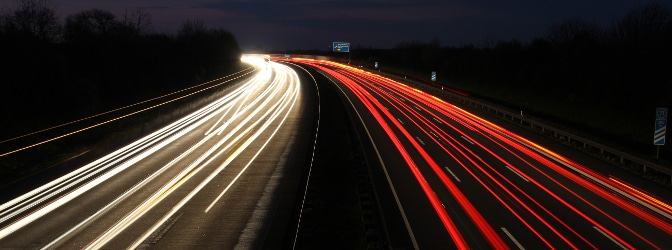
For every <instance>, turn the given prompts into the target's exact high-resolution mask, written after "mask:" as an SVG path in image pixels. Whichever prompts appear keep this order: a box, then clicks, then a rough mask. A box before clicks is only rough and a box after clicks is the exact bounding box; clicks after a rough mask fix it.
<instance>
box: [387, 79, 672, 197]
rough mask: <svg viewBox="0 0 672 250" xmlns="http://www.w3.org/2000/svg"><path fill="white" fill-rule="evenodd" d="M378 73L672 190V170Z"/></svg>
mask: <svg viewBox="0 0 672 250" xmlns="http://www.w3.org/2000/svg"><path fill="white" fill-rule="evenodd" d="M375 73H377V74H380V75H383V76H386V77H388V78H391V79H395V80H397V81H399V82H403V83H405V84H408V85H411V86H414V87H416V88H418V89H421V90H423V91H425V92H427V93H431V94H433V95H435V96H437V97H442V98H446V99H449V100H453V101H454V102H458V103H461V104H464V105H468V106H470V107H473V108H478V109H481V110H483V111H486V112H489V113H493V114H495V115H496V116H499V117H501V118H503V119H506V120H509V121H512V122H515V123H518V124H520V125H521V126H524V127H526V128H528V129H531V130H534V131H537V132H538V133H540V134H542V135H545V136H548V137H551V138H554V139H556V140H559V141H561V142H563V143H566V144H569V145H572V146H574V147H576V148H578V149H580V150H583V151H585V152H587V153H590V154H591V155H593V156H596V157H598V158H601V159H602V160H604V161H607V162H609V163H612V164H614V165H616V166H619V167H621V168H624V169H626V170H629V171H631V172H634V173H636V174H639V175H641V176H643V177H645V178H647V179H649V180H651V181H655V182H658V183H660V184H662V185H664V186H668V187H669V186H672V169H670V168H668V167H666V166H663V165H660V164H656V163H653V162H650V161H647V160H644V159H642V158H639V157H637V156H634V155H631V154H628V153H625V152H622V151H619V150H617V149H614V148H611V147H608V146H605V145H602V144H600V143H597V142H595V141H592V140H589V139H586V138H583V137H581V136H578V135H575V134H572V133H570V132H567V131H563V130H561V129H558V128H554V127H552V126H549V125H546V124H544V123H541V122H539V121H536V120H534V119H531V118H530V117H526V116H524V114H521V113H518V112H513V111H510V110H506V109H504V108H502V107H498V106H495V105H490V104H487V103H484V102H480V101H477V100H474V99H473V98H470V97H466V96H462V95H459V94H456V93H453V92H451V91H448V90H443V89H441V88H439V87H437V86H431V85H428V84H426V83H422V82H420V81H417V80H413V79H410V78H406V77H400V76H398V75H395V74H391V73H385V72H375Z"/></svg>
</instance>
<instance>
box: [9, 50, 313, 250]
mask: <svg viewBox="0 0 672 250" xmlns="http://www.w3.org/2000/svg"><path fill="white" fill-rule="evenodd" d="M243 61H244V62H246V63H249V64H250V65H252V66H253V67H254V68H255V72H254V76H253V77H249V78H248V79H247V80H246V81H245V82H244V83H241V84H237V85H236V87H235V88H233V89H231V90H230V91H229V92H228V93H227V94H226V95H224V96H223V97H221V98H219V99H217V100H215V101H213V102H211V103H210V104H208V105H206V106H205V107H203V108H201V109H199V110H197V111H196V112H193V113H191V114H189V115H187V116H185V117H183V118H181V119H179V120H177V121H175V122H173V123H171V124H169V125H168V126H165V127H163V128H162V129H159V130H157V131H155V132H153V133H151V134H149V135H147V136H145V137H143V138H140V139H138V140H136V141H134V142H133V143H131V144H129V145H126V146H124V147H123V148H120V149H118V150H116V151H114V152H112V153H109V154H107V155H105V156H104V157H101V158H99V159H97V160H95V161H92V162H90V163H88V164H85V165H83V166H81V167H79V168H77V169H76V170H74V171H72V172H69V173H67V174H65V175H63V176H61V177H59V178H57V179H54V180H53V181H50V182H48V183H46V184H44V185H41V186H39V187H37V188H35V189H33V190H31V191H29V192H26V193H25V194H23V195H20V196H18V197H16V198H14V199H11V200H9V201H7V202H5V203H3V204H0V248H2V249H6V248H10V249H37V248H39V249H53V248H62V249H101V248H104V249H144V248H148V247H158V248H180V249H196V248H199V247H201V248H208V249H212V248H217V249H234V248H236V247H238V248H242V249H246V248H249V247H255V246H257V245H258V244H259V241H258V239H260V238H261V237H264V234H265V233H264V232H265V231H266V230H268V228H267V227H268V224H270V223H272V222H274V217H273V216H272V215H274V214H279V213H281V212H282V211H279V210H278V206H279V205H278V204H279V203H278V202H277V200H275V199H277V197H278V194H277V192H278V190H284V189H287V190H296V187H291V186H289V187H287V185H293V184H292V183H295V184H298V183H299V180H298V179H299V177H300V176H301V173H300V171H302V169H303V167H304V166H305V165H306V162H307V161H306V160H305V159H309V158H310V152H308V150H295V149H296V148H300V149H303V148H309V147H304V145H309V144H310V141H308V139H307V138H310V130H311V128H312V121H313V120H314V118H313V116H312V109H311V108H307V107H310V106H307V105H305V103H306V102H308V101H309V99H310V98H312V97H310V96H311V95H307V94H306V91H307V90H304V86H302V85H301V84H300V81H299V78H298V75H297V73H296V72H295V71H294V70H292V69H290V68H289V67H287V66H284V65H281V64H278V63H275V62H268V61H264V60H263V59H262V58H261V57H254V56H250V57H244V58H243ZM305 124H308V125H307V127H306V126H305ZM304 134H308V136H304ZM46 143H48V142H45V144H46ZM37 146H39V145H37ZM37 146H36V147H37ZM297 173H298V174H297ZM292 202H293V200H292ZM281 218H291V216H288V215H283V216H282V217H281ZM274 223H275V222H274ZM284 223H289V222H284ZM280 224H282V223H280ZM283 227H284V226H283ZM289 227H291V223H290V226H289ZM290 231H291V230H290Z"/></svg>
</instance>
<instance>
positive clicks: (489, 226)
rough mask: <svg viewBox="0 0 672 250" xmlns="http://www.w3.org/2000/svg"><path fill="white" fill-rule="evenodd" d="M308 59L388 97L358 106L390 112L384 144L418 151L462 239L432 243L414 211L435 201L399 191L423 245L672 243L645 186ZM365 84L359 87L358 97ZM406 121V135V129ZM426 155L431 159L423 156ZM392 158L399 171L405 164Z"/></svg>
mask: <svg viewBox="0 0 672 250" xmlns="http://www.w3.org/2000/svg"><path fill="white" fill-rule="evenodd" d="M295 61H299V60H295ZM302 63H305V64H307V65H312V66H313V67H317V68H320V69H321V70H323V71H324V72H326V73H327V74H329V75H332V77H333V78H334V79H336V80H338V81H340V82H341V84H343V88H344V89H346V86H347V88H349V91H345V92H347V94H348V96H350V97H351V98H350V99H352V100H357V99H359V100H364V101H362V102H367V101H369V102H371V103H375V102H380V103H381V106H377V107H374V106H369V107H364V106H362V104H358V105H359V106H358V110H359V113H360V114H361V113H366V111H367V110H368V111H370V112H373V113H376V112H378V113H381V114H383V113H385V111H389V114H390V116H389V117H385V116H384V115H383V118H381V119H380V120H378V123H379V124H388V125H390V124H395V125H390V130H389V131H391V132H390V133H388V135H390V137H388V139H380V140H381V141H380V142H382V143H378V144H379V145H380V144H385V143H387V142H389V140H390V138H393V140H392V142H394V141H399V142H400V143H401V144H402V145H403V146H401V147H399V149H398V150H397V151H398V152H404V151H406V150H407V151H408V152H407V154H408V156H409V157H410V158H412V159H416V160H415V161H412V160H411V161H407V164H406V165H409V166H410V165H415V166H416V167H417V169H418V170H419V172H421V173H422V174H421V175H422V177H419V178H418V179H419V182H416V183H423V182H425V181H426V182H427V183H428V184H429V185H430V186H431V188H430V189H431V191H427V192H426V193H425V195H424V196H425V197H428V198H426V199H425V200H432V198H433V197H436V198H437V200H438V201H439V203H441V206H445V207H446V208H445V209H441V208H440V207H438V206H436V205H434V208H435V213H434V214H436V215H439V216H440V215H441V214H448V215H449V219H444V225H445V228H444V229H443V232H444V237H445V235H446V234H445V232H446V231H448V233H449V235H450V237H451V238H452V239H453V241H454V243H453V244H445V241H444V242H438V243H439V244H432V243H426V241H429V242H434V243H436V237H425V236H424V234H423V233H424V232H426V231H422V230H425V229H426V227H428V225H425V224H424V223H422V222H426V221H427V218H426V217H416V216H417V214H420V213H414V212H413V211H412V210H414V209H422V210H425V211H426V210H427V208H426V207H427V206H426V205H422V204H423V203H422V202H421V200H420V199H418V197H421V195H418V194H420V193H419V192H418V193H416V195H415V197H410V196H406V194H404V193H403V192H400V193H399V196H400V200H401V204H402V205H401V206H400V207H405V208H406V209H405V211H406V215H407V216H408V218H409V224H410V227H411V228H412V230H410V231H412V232H413V233H412V234H411V235H410V237H415V238H416V240H417V242H418V243H417V244H418V245H420V246H423V244H424V245H425V246H430V247H431V246H437V245H440V246H442V248H443V247H448V246H451V245H452V246H453V247H458V248H459V246H460V245H462V246H464V247H466V246H469V247H473V248H489V247H494V248H502V247H510V248H523V247H524V248H555V247H558V248H666V247H670V244H672V242H670V241H669V240H668V239H669V238H670V235H671V233H672V231H670V211H672V210H669V206H668V205H667V202H665V201H663V203H664V206H661V207H655V202H654V201H651V200H650V199H646V198H636V197H634V196H636V195H637V193H634V192H630V191H628V189H627V188H623V187H624V186H622V185H621V184H619V183H620V182H616V181H614V180H613V179H609V178H608V177H607V176H603V175H600V174H597V173H593V172H591V171H590V170H589V169H587V168H585V167H583V166H582V165H580V164H577V163H575V162H573V161H571V160H568V159H565V158H564V157H562V156H559V155H552V152H545V151H543V150H545V149H544V148H541V147H539V146H537V145H534V144H533V143H531V142H527V141H524V138H521V137H518V136H517V135H515V134H511V133H509V132H508V131H506V130H504V129H502V128H500V127H498V126H496V125H493V124H490V123H488V122H487V121H484V120H481V119H480V118H477V117H475V116H472V115H470V114H468V113H466V112H464V111H461V110H459V109H456V108H454V107H452V106H451V105H449V104H445V103H442V102H440V101H436V100H433V98H431V97H427V96H426V95H424V94H422V93H419V92H417V91H415V90H408V88H406V87H404V86H401V85H399V84H398V83H391V82H389V81H387V80H385V79H382V78H378V77H374V76H371V75H370V74H368V73H362V72H360V71H359V70H358V69H353V68H349V67H347V66H343V65H337V64H332V63H328V62H320V61H310V60H306V61H302ZM359 86H365V87H366V88H365V89H362V88H359ZM391 86H396V87H391ZM358 91H359V92H360V95H359V96H355V95H354V94H353V93H357V92H358ZM372 105H373V104H372ZM364 120H367V119H364ZM368 120H372V118H370V119H368ZM368 124H369V125H372V124H376V122H369V123H368ZM368 127H372V126H368ZM404 130H405V131H408V136H405V135H403V133H402V132H403V131H404ZM386 140H387V141H386ZM387 152H388V153H387V154H388V155H389V154H390V152H394V150H392V151H387ZM425 152H426V153H427V155H429V156H427V155H425V154H424V153H425ZM423 156H425V157H426V158H425V159H424V160H421V159H423V158H422V157H423ZM384 161H386V162H399V161H398V159H397V160H395V159H392V160H388V159H387V158H386V159H384ZM388 165H390V167H389V168H388V169H392V170H394V169H395V168H402V167H406V166H403V165H404V164H388ZM436 169H440V172H439V171H436ZM392 170H391V171H390V175H391V176H392V179H393V180H394V181H393V183H394V185H395V186H404V187H407V186H408V185H407V184H406V183H408V178H407V177H408V176H409V175H410V174H409V171H408V169H407V170H406V171H405V175H404V173H403V172H404V171H401V173H399V174H398V173H396V171H392ZM435 171H436V172H435ZM395 176H396V177H395ZM397 178H398V179H400V180H402V181H398V179H397ZM446 179H447V180H446ZM398 183H403V184H398ZM416 185H418V184H416ZM397 190H399V189H397ZM463 195H464V196H463ZM404 204H412V205H404ZM665 206H667V207H665ZM446 211H448V212H446ZM465 218H469V219H465ZM451 219H452V220H451ZM434 220H437V218H436V217H435V218H434ZM451 230H452V231H451ZM429 231H434V230H429ZM418 232H423V233H418ZM642 232H645V233H642ZM484 242H487V244H484ZM448 248H451V247H448Z"/></svg>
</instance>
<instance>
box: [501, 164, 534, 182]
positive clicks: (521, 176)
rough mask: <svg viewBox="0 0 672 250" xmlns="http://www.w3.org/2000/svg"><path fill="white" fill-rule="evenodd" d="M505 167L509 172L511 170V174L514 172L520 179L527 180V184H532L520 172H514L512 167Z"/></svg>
mask: <svg viewBox="0 0 672 250" xmlns="http://www.w3.org/2000/svg"><path fill="white" fill-rule="evenodd" d="M505 167H506V168H508V169H509V170H511V172H513V173H514V174H516V175H517V176H518V177H520V178H521V179H523V180H525V181H526V182H530V180H528V179H527V178H525V176H523V175H522V174H520V173H518V171H516V170H514V169H513V168H511V167H509V166H505Z"/></svg>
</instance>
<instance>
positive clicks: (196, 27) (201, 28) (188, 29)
mask: <svg viewBox="0 0 672 250" xmlns="http://www.w3.org/2000/svg"><path fill="white" fill-rule="evenodd" d="M207 31H208V30H207V29H206V28H205V24H204V23H203V21H201V20H187V21H185V22H184V23H182V28H180V30H178V31H177V35H178V36H179V37H191V36H198V35H204V34H206V33H207Z"/></svg>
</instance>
